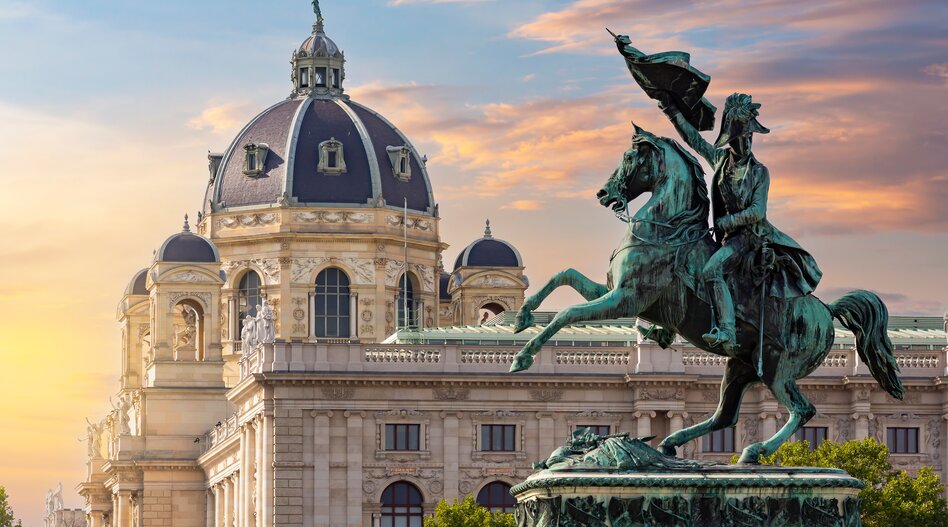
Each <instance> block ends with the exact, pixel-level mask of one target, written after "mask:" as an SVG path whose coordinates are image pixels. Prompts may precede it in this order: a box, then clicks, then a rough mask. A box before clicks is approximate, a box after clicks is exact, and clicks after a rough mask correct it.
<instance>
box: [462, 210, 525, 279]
mask: <svg viewBox="0 0 948 527" xmlns="http://www.w3.org/2000/svg"><path fill="white" fill-rule="evenodd" d="M461 267H523V260H522V259H521V258H520V252H519V251H517V249H516V247H514V246H513V245H511V244H509V243H507V242H505V241H504V240H499V239H497V238H494V236H493V235H492V234H491V232H490V220H487V227H486V228H485V229H484V237H483V238H481V239H479V240H476V241H475V242H474V243H472V244H470V245H468V246H467V247H465V248H464V250H463V251H461V254H459V255H458V258H457V260H455V261H454V270H455V271H457V270H458V269H460V268H461Z"/></svg>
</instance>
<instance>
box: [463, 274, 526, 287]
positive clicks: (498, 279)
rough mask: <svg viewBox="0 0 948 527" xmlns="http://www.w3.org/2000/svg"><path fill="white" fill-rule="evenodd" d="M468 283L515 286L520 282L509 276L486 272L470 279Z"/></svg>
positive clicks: (489, 285) (481, 285) (473, 284)
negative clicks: (486, 273)
mask: <svg viewBox="0 0 948 527" xmlns="http://www.w3.org/2000/svg"><path fill="white" fill-rule="evenodd" d="M469 285H472V286H477V287H517V286H518V285H520V284H518V283H517V282H515V281H514V280H512V279H510V278H507V277H506V276H497V275H493V274H488V275H484V276H481V277H479V278H476V279H475V280H473V281H471V283H470V284H469Z"/></svg>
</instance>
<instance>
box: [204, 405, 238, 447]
mask: <svg viewBox="0 0 948 527" xmlns="http://www.w3.org/2000/svg"><path fill="white" fill-rule="evenodd" d="M239 431H240V425H239V424H238V422H237V414H236V413H235V414H234V415H232V416H230V417H228V418H227V419H225V420H224V421H221V422H220V423H219V424H217V425H216V426H214V427H213V428H211V429H210V430H209V431H207V433H205V434H204V441H203V443H202V445H201V453H204V452H207V451H208V450H210V449H212V448H214V446H216V445H219V444H220V443H223V442H224V441H225V440H227V439H228V438H230V437H231V436H233V435H235V434H237V433H238V432H239Z"/></svg>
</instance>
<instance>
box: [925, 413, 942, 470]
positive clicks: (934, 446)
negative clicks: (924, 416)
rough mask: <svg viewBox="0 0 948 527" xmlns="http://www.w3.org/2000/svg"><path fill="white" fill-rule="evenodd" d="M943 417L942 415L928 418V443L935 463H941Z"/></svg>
mask: <svg viewBox="0 0 948 527" xmlns="http://www.w3.org/2000/svg"><path fill="white" fill-rule="evenodd" d="M942 421H943V419H942V418H940V417H932V418H930V419H929V420H928V427H927V433H928V438H927V443H928V446H929V449H928V451H929V452H930V453H931V456H932V461H933V462H934V463H935V464H938V463H939V460H940V459H941V427H942Z"/></svg>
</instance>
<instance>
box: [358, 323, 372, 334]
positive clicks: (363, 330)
mask: <svg viewBox="0 0 948 527" xmlns="http://www.w3.org/2000/svg"><path fill="white" fill-rule="evenodd" d="M373 333H375V326H372V325H364V326H359V335H363V336H366V335H371V334H373Z"/></svg>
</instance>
